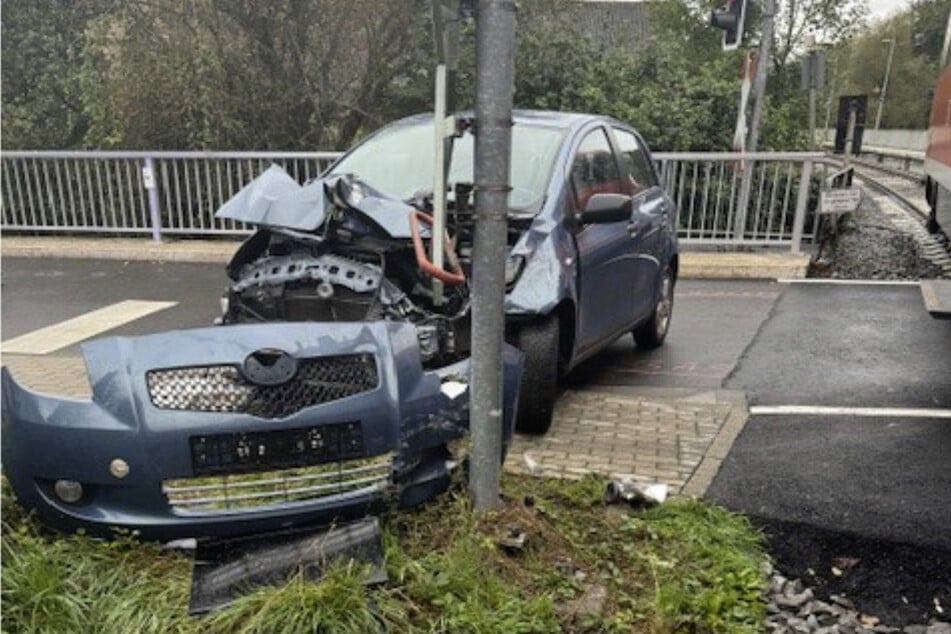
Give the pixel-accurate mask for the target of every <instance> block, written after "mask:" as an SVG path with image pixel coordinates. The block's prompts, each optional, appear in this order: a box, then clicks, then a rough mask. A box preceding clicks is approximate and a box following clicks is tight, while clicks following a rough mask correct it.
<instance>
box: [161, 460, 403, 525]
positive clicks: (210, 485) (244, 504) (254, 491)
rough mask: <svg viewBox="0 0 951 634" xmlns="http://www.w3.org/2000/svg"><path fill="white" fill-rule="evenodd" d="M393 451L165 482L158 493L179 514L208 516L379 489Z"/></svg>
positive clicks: (388, 471) (388, 478)
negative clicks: (255, 471) (303, 465)
mask: <svg viewBox="0 0 951 634" xmlns="http://www.w3.org/2000/svg"><path fill="white" fill-rule="evenodd" d="M392 463H393V454H392V452H390V453H386V454H383V455H380V456H374V457H372V458H363V459H360V460H348V461H344V462H336V463H332V464H323V465H316V466H311V467H298V468H294V469H282V470H279V471H264V472H259V473H243V474H231V475H221V476H207V477H199V478H184V479H176V480H166V481H164V482H163V483H162V493H163V494H164V495H165V499H166V500H167V501H168V503H169V505H170V506H171V507H172V511H173V512H175V513H177V514H179V515H208V514H218V513H227V512H235V511H242V510H245V511H246V510H251V509H256V508H262V507H273V506H280V505H284V504H289V503H294V502H305V501H313V500H319V499H322V498H328V497H330V496H336V495H349V496H356V495H361V494H365V493H369V492H373V491H374V490H382V489H384V488H386V487H387V486H388V484H389V483H390V481H391V473H392Z"/></svg>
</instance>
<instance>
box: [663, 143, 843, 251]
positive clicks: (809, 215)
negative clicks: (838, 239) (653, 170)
mask: <svg viewBox="0 0 951 634" xmlns="http://www.w3.org/2000/svg"><path fill="white" fill-rule="evenodd" d="M654 159H655V161H656V163H657V168H658V172H659V173H660V177H661V183H662V185H663V187H664V189H665V190H666V191H667V193H668V194H669V195H670V196H671V198H673V199H674V202H675V203H676V204H677V210H678V218H677V228H678V234H679V236H680V239H681V241H682V242H684V243H688V244H710V245H734V246H737V245H745V246H788V247H789V248H790V249H791V250H792V251H799V249H800V246H801V244H802V241H803V240H804V239H807V240H811V239H813V238H814V237H815V227H816V215H815V209H816V201H817V199H818V196H819V187H820V183H821V178H820V177H819V176H818V175H817V174H815V173H814V172H815V170H814V167H815V166H818V165H820V164H821V163H822V161H823V159H824V155H823V154H822V153H818V152H758V153H753V154H736V153H731V152H658V153H657V154H655V155H654ZM744 178H749V180H748V184H747V186H746V188H744ZM744 200H745V202H746V204H743V201H744Z"/></svg>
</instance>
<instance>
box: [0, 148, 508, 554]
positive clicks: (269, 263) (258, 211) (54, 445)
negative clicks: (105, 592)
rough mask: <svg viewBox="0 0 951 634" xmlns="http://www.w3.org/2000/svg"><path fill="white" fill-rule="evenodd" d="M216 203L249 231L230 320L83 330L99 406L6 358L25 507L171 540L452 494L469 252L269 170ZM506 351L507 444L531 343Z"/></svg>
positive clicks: (320, 521) (463, 376)
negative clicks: (20, 374)
mask: <svg viewBox="0 0 951 634" xmlns="http://www.w3.org/2000/svg"><path fill="white" fill-rule="evenodd" d="M218 215H219V217H225V218H234V219H238V220H241V221H244V222H247V223H250V224H252V225H255V226H256V227H257V231H256V232H255V233H254V234H253V235H252V236H251V237H250V238H249V239H248V240H247V241H246V242H245V243H244V244H243V245H242V246H241V247H240V248H239V249H238V251H237V252H236V254H235V256H234V259H233V260H232V261H231V262H230V264H229V265H228V268H227V271H228V275H229V276H230V279H231V284H230V287H229V289H228V294H227V296H226V297H225V298H224V300H223V304H224V311H223V315H222V318H221V319H220V321H221V322H222V325H218V326H212V327H208V328H200V329H194V330H181V331H173V332H166V333H160V334H154V335H148V336H142V337H109V338H103V339H99V340H94V341H91V342H87V343H85V344H84V345H83V346H82V353H83V356H84V358H85V362H86V368H87V371H88V375H89V382H90V385H91V387H92V398H91V399H90V400H77V399H70V398H62V397H56V396H51V395H46V394H40V393H36V392H34V391H32V390H30V389H28V388H26V387H24V386H22V385H20V384H19V383H17V381H16V380H14V378H13V377H12V376H11V375H10V373H9V371H8V370H7V369H6V368H3V370H2V376H0V379H2V398H3V401H2V422H3V428H2V432H3V446H2V450H3V454H2V458H3V469H4V471H5V473H6V475H7V477H8V479H9V481H10V483H11V485H12V487H13V490H14V492H15V494H16V496H17V498H18V500H19V501H20V502H21V503H23V504H24V505H25V506H27V507H29V508H31V509H35V510H36V512H37V513H38V515H39V517H40V518H41V519H42V520H43V521H44V522H45V523H47V524H49V525H51V526H53V527H56V528H60V529H64V530H75V529H84V530H86V531H87V532H90V533H94V534H109V533H110V532H111V528H112V527H122V528H125V529H133V530H137V531H139V532H140V533H141V534H142V535H143V536H144V537H148V538H157V539H163V540H169V539H175V538H180V537H197V536H219V537H220V536H228V535H240V534H251V533H261V532H267V531H273V530H278V529H280V530H283V529H291V528H295V527H300V526H310V525H326V524H328V523H330V522H337V521H346V520H348V519H353V518H357V517H362V516H364V515H365V514H367V513H369V512H373V511H374V510H375V509H382V508H384V507H387V506H412V505H415V504H419V503H421V502H423V501H425V500H427V499H430V498H431V497H433V496H434V495H435V494H437V493H438V492H440V491H443V490H445V489H446V488H447V486H448V484H449V482H450V476H451V473H452V471H453V470H454V469H455V468H457V467H458V466H459V465H460V463H461V461H463V460H464V457H465V439H466V438H467V431H468V424H469V415H468V414H469V406H468V382H469V312H470V311H469V302H470V298H469V291H468V284H467V268H468V263H467V262H465V261H462V260H461V259H460V258H457V257H456V256H455V255H454V252H451V253H452V257H450V258H449V259H450V266H449V268H448V269H446V270H442V269H440V270H435V269H434V268H433V267H432V266H431V264H429V263H428V260H427V258H426V256H425V254H424V253H425V245H424V244H423V241H424V240H425V239H426V238H427V237H429V236H431V227H430V225H431V222H432V221H431V218H430V216H429V215H428V214H426V213H424V212H423V211H420V210H419V209H418V208H416V207H414V206H412V205H409V204H407V203H406V202H403V201H401V200H398V199H395V198H393V197H392V196H389V195H386V194H383V193H381V192H378V191H376V190H374V189H373V188H372V187H371V186H369V185H368V184H367V183H364V182H361V181H359V180H357V179H355V178H351V177H328V178H324V179H320V180H316V181H313V182H310V183H308V184H306V185H305V186H301V185H300V184H298V183H297V182H296V181H294V180H293V179H292V178H291V177H290V176H288V175H287V174H286V173H285V172H284V171H283V170H282V169H280V168H279V167H276V166H272V167H271V168H270V169H268V170H267V171H265V172H264V173H263V174H262V175H260V176H259V177H258V178H256V179H255V180H254V181H252V182H251V183H250V184H249V185H247V186H246V187H245V188H244V189H243V190H242V191H241V192H239V193H238V194H237V195H236V196H235V197H234V198H232V199H231V200H230V201H229V202H228V203H226V204H225V205H224V206H223V207H222V208H221V209H220V210H219V212H218ZM434 277H439V278H442V283H443V292H442V296H441V298H440V299H439V300H438V301H436V300H435V299H434V297H433V293H432V290H431V289H432V284H431V280H432V279H433V278H434ZM502 361H503V383H504V385H503V393H504V403H503V405H504V411H503V425H504V430H503V431H504V433H503V439H504V440H503V442H507V439H508V438H509V437H510V435H511V431H512V427H513V420H514V415H515V407H516V402H517V398H518V386H519V379H520V376H519V373H520V367H521V355H520V353H519V352H518V351H517V350H516V349H515V348H513V347H511V346H506V347H505V348H504V351H503V359H502ZM502 449H503V450H504V447H503V448H502Z"/></svg>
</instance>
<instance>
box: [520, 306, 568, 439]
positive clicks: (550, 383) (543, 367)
mask: <svg viewBox="0 0 951 634" xmlns="http://www.w3.org/2000/svg"><path fill="white" fill-rule="evenodd" d="M559 331H560V328H559V323H558V317H557V316H554V315H551V316H549V317H548V318H546V319H545V320H544V321H540V322H537V323H534V324H526V325H524V326H522V327H521V328H520V329H519V330H518V333H517V335H516V341H517V346H518V348H519V350H521V351H522V354H523V355H525V365H524V368H523V370H522V382H521V385H520V386H519V397H518V415H517V416H516V418H515V428H516V429H517V430H518V431H520V432H524V433H529V434H544V433H545V432H546V431H548V428H549V427H551V421H552V414H553V413H554V410H555V398H556V397H557V395H558V366H559V350H558V342H559Z"/></svg>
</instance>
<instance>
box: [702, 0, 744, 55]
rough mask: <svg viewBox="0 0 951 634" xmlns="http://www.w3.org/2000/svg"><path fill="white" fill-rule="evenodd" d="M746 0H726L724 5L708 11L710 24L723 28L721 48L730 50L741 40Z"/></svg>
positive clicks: (737, 45) (738, 44)
mask: <svg viewBox="0 0 951 634" xmlns="http://www.w3.org/2000/svg"><path fill="white" fill-rule="evenodd" d="M744 18H746V0H727V3H726V6H725V7H723V8H722V9H717V10H715V11H712V12H711V13H710V25H711V26H714V27H716V28H718V29H722V30H723V50H724V51H732V50H733V49H735V48H738V47H739V46H740V44H741V43H742V41H743V20H744Z"/></svg>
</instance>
